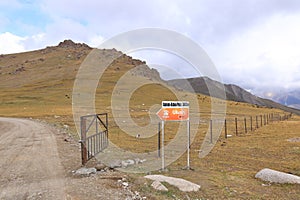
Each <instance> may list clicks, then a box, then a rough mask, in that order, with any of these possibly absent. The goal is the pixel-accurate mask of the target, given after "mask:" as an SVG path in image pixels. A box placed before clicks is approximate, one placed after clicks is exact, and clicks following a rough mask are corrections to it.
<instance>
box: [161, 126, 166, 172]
mask: <svg viewBox="0 0 300 200" xmlns="http://www.w3.org/2000/svg"><path fill="white" fill-rule="evenodd" d="M164 142H165V122H164V121H161V169H162V170H165V145H164Z"/></svg>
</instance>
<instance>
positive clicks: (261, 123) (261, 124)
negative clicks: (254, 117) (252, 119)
mask: <svg viewBox="0 0 300 200" xmlns="http://www.w3.org/2000/svg"><path fill="white" fill-rule="evenodd" d="M262 126H263V121H262V115H260V127H262Z"/></svg>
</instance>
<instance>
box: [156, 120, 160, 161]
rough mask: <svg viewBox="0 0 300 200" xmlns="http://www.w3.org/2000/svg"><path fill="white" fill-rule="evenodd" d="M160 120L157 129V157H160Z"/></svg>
mask: <svg viewBox="0 0 300 200" xmlns="http://www.w3.org/2000/svg"><path fill="white" fill-rule="evenodd" d="M160 126H161V125H160V122H158V131H157V134H158V135H157V148H158V150H157V154H158V157H159V158H160V130H161V129H160Z"/></svg>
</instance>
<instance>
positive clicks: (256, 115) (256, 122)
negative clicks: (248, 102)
mask: <svg viewBox="0 0 300 200" xmlns="http://www.w3.org/2000/svg"><path fill="white" fill-rule="evenodd" d="M255 119H256V129H258V120H257V115H256V116H255Z"/></svg>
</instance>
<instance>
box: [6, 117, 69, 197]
mask: <svg viewBox="0 0 300 200" xmlns="http://www.w3.org/2000/svg"><path fill="white" fill-rule="evenodd" d="M53 131H54V130H52V129H51V128H49V127H47V126H46V125H43V124H40V123H37V122H34V121H31V120H26V119H12V118H0V199H65V191H64V190H65V189H64V188H65V187H64V185H65V183H64V182H65V180H64V175H63V167H62V164H61V161H60V159H59V155H58V151H57V144H56V140H55V136H54V132H53Z"/></svg>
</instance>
